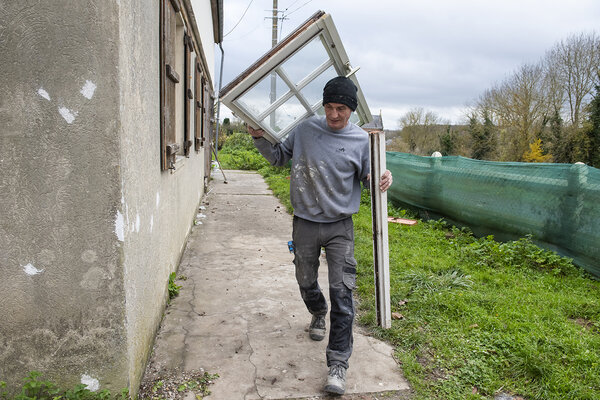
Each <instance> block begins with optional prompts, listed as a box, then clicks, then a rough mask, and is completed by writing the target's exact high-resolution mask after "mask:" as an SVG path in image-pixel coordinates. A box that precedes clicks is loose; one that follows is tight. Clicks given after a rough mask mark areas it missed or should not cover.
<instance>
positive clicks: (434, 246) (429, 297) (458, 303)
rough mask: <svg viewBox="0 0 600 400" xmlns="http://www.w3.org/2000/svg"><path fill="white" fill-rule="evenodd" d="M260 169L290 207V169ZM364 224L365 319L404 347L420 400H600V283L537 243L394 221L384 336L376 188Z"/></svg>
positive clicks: (405, 365) (360, 218) (359, 240)
mask: <svg viewBox="0 0 600 400" xmlns="http://www.w3.org/2000/svg"><path fill="white" fill-rule="evenodd" d="M260 172H261V173H262V174H263V175H264V176H266V180H267V183H268V184H269V185H270V187H271V188H272V190H273V191H274V193H275V194H276V196H278V197H279V198H280V199H281V200H282V202H283V203H284V204H286V205H287V207H288V210H290V211H291V206H290V205H289V179H288V178H287V176H288V175H289V170H286V169H276V168H271V167H263V168H262V169H261V170H260ZM404 214H405V212H404V211H402V210H398V209H395V208H394V207H392V206H390V215H393V216H403V215H404ZM354 221H355V229H356V235H355V237H356V258H357V260H358V264H359V267H358V272H357V274H358V279H357V284H358V289H357V291H356V294H357V300H358V303H359V322H360V323H361V324H363V325H364V326H366V327H368V328H369V329H370V330H371V332H372V334H373V335H374V336H377V337H379V338H381V339H383V340H386V341H388V342H389V343H391V344H392V345H393V346H395V349H396V356H397V359H398V361H399V362H400V364H401V367H402V370H403V371H404V374H405V376H406V378H407V379H408V380H409V382H410V384H411V386H412V387H413V389H414V390H415V398H416V399H444V400H447V399H448V400H449V399H484V398H487V399H491V398H493V397H494V395H495V394H497V393H500V392H503V393H509V394H513V395H519V396H522V397H524V398H526V399H600V322H599V321H600V301H599V298H600V282H599V281H597V280H595V279H592V278H591V277H590V276H589V275H588V274H587V273H585V272H583V270H581V269H579V268H577V267H574V266H573V265H572V264H571V262H570V261H569V260H568V259H565V258H561V257H559V256H557V255H556V254H554V253H551V252H548V251H545V250H541V249H539V248H538V247H537V246H535V245H533V244H532V243H531V241H530V240H529V239H528V238H523V239H521V240H518V241H515V242H508V243H504V244H502V243H498V242H496V241H494V240H493V238H481V239H477V238H474V237H473V236H472V235H471V234H470V233H469V232H468V231H466V230H459V229H456V228H453V227H451V226H447V225H446V224H445V223H443V222H442V221H430V222H424V221H419V223H418V224H417V225H414V226H403V225H397V224H389V249H390V277H391V279H390V281H391V301H392V311H393V312H394V313H397V317H398V319H394V320H393V322H392V328H391V329H389V330H382V329H380V328H378V327H377V326H376V318H375V298H374V286H373V260H372V233H371V214H370V206H369V197H368V193H366V192H365V193H363V201H362V204H361V209H360V212H359V214H357V215H356V216H355V217H354Z"/></svg>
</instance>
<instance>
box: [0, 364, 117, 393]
mask: <svg viewBox="0 0 600 400" xmlns="http://www.w3.org/2000/svg"><path fill="white" fill-rule="evenodd" d="M0 389H2V390H3V391H2V392H0V399H6V400H8V399H9V398H10V399H13V400H108V399H123V400H125V399H128V398H129V392H128V390H127V389H123V390H122V391H121V393H119V394H118V395H115V396H112V395H111V393H110V391H108V390H106V389H104V390H101V391H99V392H92V391H90V390H89V389H88V388H87V386H86V385H84V384H78V385H76V386H75V387H74V388H73V389H68V390H64V389H61V388H59V387H58V385H56V384H55V383H54V382H51V381H48V380H43V379H42V373H41V372H38V371H32V372H30V373H29V376H27V377H26V378H24V379H23V386H22V387H21V391H20V392H19V393H17V394H16V395H14V396H12V397H9V394H8V392H7V391H6V390H5V389H6V383H5V382H0Z"/></svg>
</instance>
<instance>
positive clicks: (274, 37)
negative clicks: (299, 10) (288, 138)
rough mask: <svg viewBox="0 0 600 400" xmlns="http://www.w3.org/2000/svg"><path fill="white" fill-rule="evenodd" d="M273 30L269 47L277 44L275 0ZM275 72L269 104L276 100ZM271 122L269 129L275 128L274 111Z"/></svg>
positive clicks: (274, 2) (273, 73)
mask: <svg viewBox="0 0 600 400" xmlns="http://www.w3.org/2000/svg"><path fill="white" fill-rule="evenodd" d="M272 18H273V25H272V26H273V28H272V29H273V30H272V32H271V47H275V46H277V0H273V17H272ZM276 85H277V73H276V72H275V71H273V72H272V73H271V95H270V100H271V104H273V103H275V100H277V88H276ZM269 122H270V124H271V129H273V130H275V111H273V112H272V113H271V118H270V120H269Z"/></svg>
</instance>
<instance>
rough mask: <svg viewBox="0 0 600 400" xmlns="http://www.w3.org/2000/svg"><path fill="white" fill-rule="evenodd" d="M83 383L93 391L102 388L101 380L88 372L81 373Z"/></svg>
mask: <svg viewBox="0 0 600 400" xmlns="http://www.w3.org/2000/svg"><path fill="white" fill-rule="evenodd" d="M81 383H82V384H84V385H86V386H87V389H88V390H90V391H92V392H97V391H98V389H100V382H99V381H98V379H96V378H93V377H91V376H89V375H87V374H83V375H81Z"/></svg>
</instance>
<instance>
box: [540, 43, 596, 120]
mask: <svg viewBox="0 0 600 400" xmlns="http://www.w3.org/2000/svg"><path fill="white" fill-rule="evenodd" d="M546 64H547V66H548V69H547V70H548V72H549V73H550V74H551V76H550V78H551V79H552V80H554V82H553V83H554V84H557V85H560V86H562V88H563V92H564V97H565V98H566V103H567V104H566V106H567V107H566V108H567V109H568V121H569V122H570V124H571V125H572V126H574V127H575V128H579V127H580V126H581V123H582V120H583V119H582V117H581V113H582V110H583V108H584V106H585V105H586V104H585V100H586V99H590V98H591V94H592V90H593V89H594V84H595V83H596V77H597V74H598V71H599V68H600V39H599V38H598V35H596V33H595V32H593V33H580V34H577V35H572V36H570V37H568V38H567V39H566V40H561V41H560V42H558V43H557V44H556V45H555V46H554V47H553V48H552V49H551V50H550V51H549V52H548V53H547V54H546Z"/></svg>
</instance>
